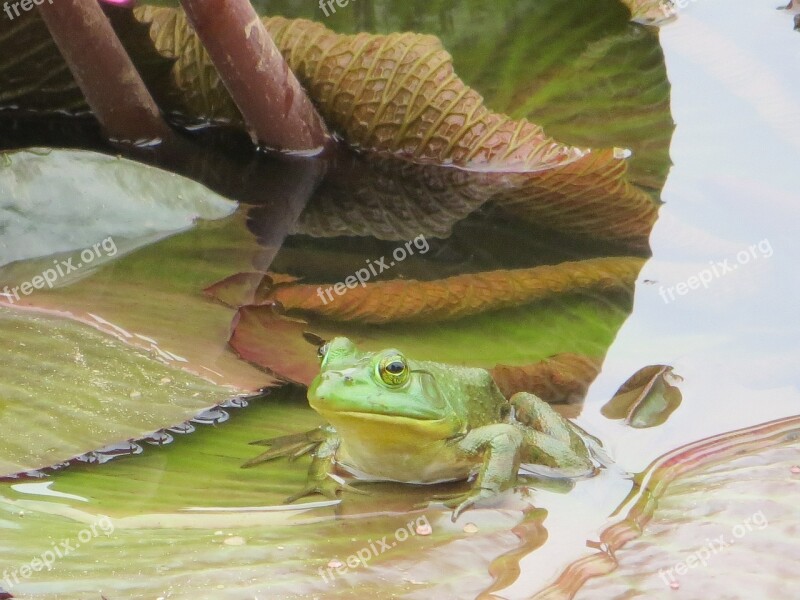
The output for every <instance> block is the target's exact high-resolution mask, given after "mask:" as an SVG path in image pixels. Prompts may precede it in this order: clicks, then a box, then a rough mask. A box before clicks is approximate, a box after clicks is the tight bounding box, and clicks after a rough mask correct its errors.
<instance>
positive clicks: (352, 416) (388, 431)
mask: <svg viewBox="0 0 800 600" xmlns="http://www.w3.org/2000/svg"><path fill="white" fill-rule="evenodd" d="M316 410H317V412H319V414H320V416H322V417H323V418H324V419H325V420H326V421H328V422H329V423H331V424H332V425H333V426H334V427H335V428H336V430H337V431H339V433H340V434H341V435H342V437H343V438H344V439H348V438H349V439H353V438H358V439H371V438H377V439H376V440H375V441H377V442H379V443H381V442H380V440H381V439H383V440H384V441H389V440H394V441H397V440H399V439H405V438H406V437H408V439H409V440H416V442H413V443H415V444H416V443H419V441H420V440H422V439H430V438H433V439H437V440H440V439H446V438H449V437H450V436H451V435H452V433H453V431H454V430H457V429H458V427H459V424H458V423H454V422H453V420H452V419H451V418H450V417H446V416H445V417H443V416H442V415H436V416H435V417H434V416H433V415H426V416H425V417H417V416H409V415H408V414H407V413H406V414H401V413H397V414H387V413H383V412H380V413H378V412H367V411H353V410H349V411H337V410H334V411H326V410H325V409H324V408H323V409H320V408H316ZM409 436H410V437H409Z"/></svg>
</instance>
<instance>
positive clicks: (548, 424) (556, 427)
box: [510, 392, 599, 477]
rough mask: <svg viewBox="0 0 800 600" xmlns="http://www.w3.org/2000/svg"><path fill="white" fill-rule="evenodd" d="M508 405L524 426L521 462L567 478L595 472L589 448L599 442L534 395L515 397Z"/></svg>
mask: <svg viewBox="0 0 800 600" xmlns="http://www.w3.org/2000/svg"><path fill="white" fill-rule="evenodd" d="M510 402H511V405H512V406H513V407H514V415H515V419H516V420H517V421H518V422H520V423H521V424H522V425H524V426H525V431H524V434H525V443H524V448H523V462H525V463H534V464H537V465H544V466H546V467H551V468H553V469H558V471H559V472H560V473H561V474H563V475H566V476H569V477H578V476H582V475H587V474H589V473H591V472H593V471H594V469H595V466H594V463H593V462H592V459H591V455H592V453H591V451H590V446H592V445H598V446H599V441H597V440H596V439H595V438H593V437H592V436H590V435H589V434H587V433H586V432H584V431H583V430H582V429H580V428H579V427H578V426H577V425H575V424H573V423H571V422H570V421H568V420H567V419H565V418H564V417H562V416H561V415H560V414H558V412H556V411H555V410H554V409H553V407H551V406H550V405H549V404H548V403H547V402H545V401H544V400H542V399H540V398H538V397H537V396H534V395H533V394H529V393H527V392H520V393H517V394H514V395H513V396H512V397H511V400H510Z"/></svg>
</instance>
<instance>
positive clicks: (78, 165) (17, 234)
mask: <svg viewBox="0 0 800 600" xmlns="http://www.w3.org/2000/svg"><path fill="white" fill-rule="evenodd" d="M0 165H1V166H0V267H2V266H3V265H6V264H8V263H11V262H15V261H20V260H26V259H30V258H37V257H48V256H50V255H52V254H57V253H66V252H72V251H76V250H83V249H86V248H92V246H93V245H94V244H99V243H101V242H103V241H104V240H107V239H110V240H111V242H107V243H106V245H104V246H103V247H102V249H103V251H104V252H103V254H104V255H106V256H109V257H113V256H114V255H116V254H117V252H118V248H117V247H116V244H112V242H116V243H118V244H120V245H121V244H122V243H123V242H126V244H125V245H126V248H125V251H126V252H130V251H132V250H134V249H136V247H138V246H142V245H145V244H149V243H152V242H153V241H155V240H157V239H159V238H160V237H164V236H166V235H169V234H172V233H175V232H177V231H181V230H184V229H188V228H190V227H191V226H192V225H193V224H194V222H195V221H196V220H197V219H206V220H210V219H220V218H222V217H226V216H228V215H230V214H232V213H233V212H234V211H235V210H236V206H237V204H236V203H235V202H233V201H231V200H227V199H225V198H223V197H221V196H219V195H218V194H215V193H214V192H212V191H211V190H209V189H208V188H206V187H204V186H203V185H201V184H199V183H197V182H195V181H192V180H191V179H187V178H185V177H181V176H180V175H176V174H174V173H169V172H167V171H162V170H161V169H157V168H155V167H149V166H147V165H144V164H142V163H138V162H134V161H132V160H128V159H125V158H121V157H115V156H108V155H106V154H99V153H97V152H89V151H86V150H59V149H43V148H32V149H28V150H20V151H16V152H8V153H5V154H2V155H0ZM65 173H69V177H64V174H65ZM111 199H113V202H112V201H110V200H111ZM89 215H91V218H87V217H88V216H89ZM106 246H108V250H106ZM112 246H113V254H112V253H111V248H112ZM98 258H99V257H98ZM49 262H50V263H52V261H49Z"/></svg>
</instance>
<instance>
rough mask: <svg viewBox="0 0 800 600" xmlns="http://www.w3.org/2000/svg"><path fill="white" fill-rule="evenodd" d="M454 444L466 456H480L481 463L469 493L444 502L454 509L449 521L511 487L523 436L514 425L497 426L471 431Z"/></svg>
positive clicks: (515, 478)
mask: <svg viewBox="0 0 800 600" xmlns="http://www.w3.org/2000/svg"><path fill="white" fill-rule="evenodd" d="M456 443H457V444H458V448H459V450H460V451H461V452H462V453H464V454H465V455H466V456H482V457H483V464H482V465H481V468H480V471H479V473H478V478H477V479H476V480H475V483H474V484H473V486H472V488H471V489H470V491H469V492H467V493H466V494H461V495H458V496H456V497H455V498H452V499H451V500H450V502H448V503H447V506H449V507H451V508H454V510H453V515H452V520H453V521H455V520H456V519H458V517H459V515H460V514H461V513H462V512H464V511H465V510H467V509H468V508H469V507H471V506H473V505H474V504H475V503H476V502H478V501H479V500H483V499H486V498H492V497H494V496H497V495H498V494H500V493H501V492H503V491H504V490H506V489H508V488H510V487H513V486H514V484H515V483H516V481H517V471H518V470H519V465H520V454H521V453H520V449H521V448H522V446H523V444H524V435H523V432H522V428H521V427H519V426H517V425H514V424H510V423H497V424H494V425H485V426H483V427H478V428H477V429H473V430H472V431H470V432H469V433H467V434H466V435H465V436H464V437H463V438H461V439H460V440H458V442H456Z"/></svg>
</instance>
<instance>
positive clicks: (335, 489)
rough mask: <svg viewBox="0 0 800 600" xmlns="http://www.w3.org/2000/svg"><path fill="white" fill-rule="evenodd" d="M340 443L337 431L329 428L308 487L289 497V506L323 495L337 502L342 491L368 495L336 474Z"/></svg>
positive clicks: (318, 452)
mask: <svg viewBox="0 0 800 600" xmlns="http://www.w3.org/2000/svg"><path fill="white" fill-rule="evenodd" d="M340 442H341V440H340V438H339V436H338V435H337V434H336V432H335V430H334V429H333V428H332V427H329V428H327V429H326V437H325V439H324V440H323V441H322V442H321V443H320V444H319V446H317V449H316V451H315V452H314V454H313V455H312V458H311V466H309V468H308V479H307V480H306V486H305V487H304V488H303V489H302V490H300V491H299V492H297V493H296V494H292V495H291V496H289V497H288V498H287V499H286V500H285V502H286V503H287V504H290V503H292V502H294V501H295V500H299V499H300V498H303V497H304V496H309V495H311V494H322V495H323V496H325V497H326V498H330V499H332V500H335V499H336V498H338V496H339V493H340V492H341V491H342V490H348V491H350V492H355V493H356V494H366V493H367V492H364V491H362V490H359V489H357V488H354V487H353V486H351V485H348V484H347V483H346V482H345V481H344V479H342V478H341V477H340V476H338V475H336V474H335V473H334V470H335V465H336V451H337V450H338V449H339V443H340Z"/></svg>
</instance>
